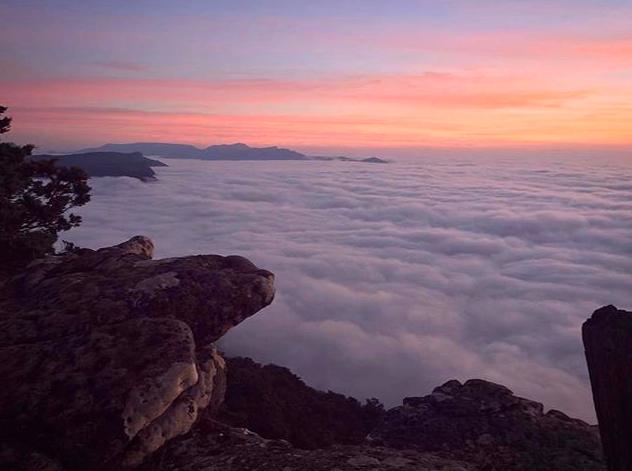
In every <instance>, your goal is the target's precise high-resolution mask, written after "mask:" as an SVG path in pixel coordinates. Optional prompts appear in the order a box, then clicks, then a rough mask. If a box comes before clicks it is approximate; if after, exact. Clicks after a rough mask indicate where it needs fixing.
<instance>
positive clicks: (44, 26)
mask: <svg viewBox="0 0 632 471" xmlns="http://www.w3.org/2000/svg"><path fill="white" fill-rule="evenodd" d="M0 12H1V13H2V17H3V18H4V19H5V21H4V26H3V29H2V31H0V38H1V41H2V44H3V45H4V47H3V48H2V50H1V51H0V67H1V69H2V73H1V75H0V90H1V93H0V103H1V104H3V105H6V106H9V107H10V113H11V115H12V116H13V117H14V120H15V121H14V123H15V130H14V131H13V132H12V134H11V138H12V139H13V140H15V141H18V142H33V143H36V144H38V145H39V146H44V147H48V148H60V149H61V148H63V149H70V148H79V147H82V146H89V145H97V144H102V143H105V142H134V141H162V142H181V143H189V144H194V145H200V146H205V145H209V144H217V143H231V142H246V143H248V144H251V145H283V146H291V147H294V148H298V149H303V148H318V147H323V148H327V147H331V148H334V147H335V148H344V147H349V148H353V147H362V148H373V147H375V148H378V147H379V148H393V149H396V148H402V147H422V146H463V145H468V146H530V145H570V146H584V145H590V146H630V145H632V3H631V2H627V1H616V0H610V1H592V0H580V1H571V0H553V1H540V0H536V1H530V2H521V1H517V0H513V1H504V2H491V1H486V0H483V1H480V2H479V1H476V2H474V1H466V0H448V1H439V2H437V1H434V2H431V1H422V0H419V1H417V0H396V1H388V2H386V1H376V0H365V1H357V0H354V1H345V2H337V1H321V2H317V4H316V3H315V2H296V1H283V0H272V1H260V2H254V1H253V2H247V1H216V2H204V1H190V2H164V1H152V2H149V1H138V2H122V1H114V2H99V1H86V2H80V3H78V2H72V1H53V2H40V1H31V0H27V1H20V2H17V1H8V2H3V5H2V6H0Z"/></svg>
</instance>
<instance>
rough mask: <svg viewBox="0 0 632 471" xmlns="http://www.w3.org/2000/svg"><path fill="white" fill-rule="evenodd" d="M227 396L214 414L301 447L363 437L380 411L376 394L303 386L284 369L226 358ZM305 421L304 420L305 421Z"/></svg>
mask: <svg viewBox="0 0 632 471" xmlns="http://www.w3.org/2000/svg"><path fill="white" fill-rule="evenodd" d="M227 367H228V377H227V390H226V400H225V402H224V405H223V407H222V409H221V412H220V414H219V417H218V419H219V420H221V421H222V422H225V423H227V424H230V425H232V426H235V427H245V428H248V429H250V430H252V431H254V432H256V433H258V434H259V435H261V436H262V437H264V438H269V439H284V440H287V441H289V442H290V443H292V444H293V445H294V446H296V447H299V448H305V449H313V448H321V447H325V446H329V445H332V444H335V443H338V444H357V443H361V442H363V441H364V439H365V437H366V436H367V434H368V433H369V432H370V431H371V430H373V429H374V428H375V427H376V426H377V424H378V423H379V422H380V420H381V419H382V416H383V415H384V407H383V406H382V404H381V403H380V402H379V401H378V400H377V399H369V400H367V401H366V403H365V404H361V403H360V402H359V401H358V400H357V399H354V398H352V397H347V396H344V395H342V394H337V393H334V392H332V391H328V392H323V391H318V390H316V389H314V388H311V387H309V386H307V385H306V384H305V383H304V382H303V381H302V380H301V379H300V378H299V377H298V376H296V375H295V374H294V373H292V372H291V371H290V370H289V369H287V368H283V367H281V366H277V365H265V366H262V365H260V364H259V363H256V362H254V361H253V360H251V359H250V358H228V359H227ZM306 424H309V426H306Z"/></svg>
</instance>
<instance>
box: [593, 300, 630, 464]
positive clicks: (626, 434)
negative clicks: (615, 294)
mask: <svg viewBox="0 0 632 471" xmlns="http://www.w3.org/2000/svg"><path fill="white" fill-rule="evenodd" d="M582 334H583V340H584V348H585V349H586V361H587V363H588V371H589V373H590V382H591V384H592V391H593V398H594V401H595V410H596V411H597V419H598V420H599V429H600V432H601V438H602V441H603V447H604V452H605V455H606V459H607V462H608V469H609V470H610V471H629V470H630V469H632V312H629V311H623V310H620V309H617V308H616V307H614V306H606V307H602V308H601V309H598V310H596V311H595V312H594V313H593V315H592V317H591V318H590V319H588V320H587V321H586V322H585V323H584V325H583V329H582Z"/></svg>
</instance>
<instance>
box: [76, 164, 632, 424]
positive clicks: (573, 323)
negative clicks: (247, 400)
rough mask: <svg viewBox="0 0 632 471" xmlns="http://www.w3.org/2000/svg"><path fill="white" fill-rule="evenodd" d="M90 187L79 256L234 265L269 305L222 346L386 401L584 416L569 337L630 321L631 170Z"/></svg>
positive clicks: (408, 170) (176, 168) (177, 175)
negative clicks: (460, 400) (148, 250)
mask: <svg viewBox="0 0 632 471" xmlns="http://www.w3.org/2000/svg"><path fill="white" fill-rule="evenodd" d="M168 163H169V164H170V165H171V166H170V167H168V168H159V169H156V170H157V172H158V173H159V178H160V180H159V181H158V182H156V183H152V184H144V183H141V182H138V181H136V180H132V179H127V178H101V179H93V180H92V186H93V194H94V196H93V201H92V202H91V203H89V204H88V205H87V206H86V207H85V208H82V211H81V213H82V214H83V216H84V223H83V225H82V226H81V227H80V228H79V229H76V230H73V231H72V232H70V233H68V234H64V238H66V239H69V240H73V241H75V242H78V243H79V244H81V245H86V246H93V247H94V246H103V245H109V244H113V243H117V242H120V241H122V240H124V239H126V238H128V237H130V236H132V235H134V234H146V235H148V236H150V237H152V239H153V240H154V241H155V243H156V245H157V256H159V257H166V256H179V255H186V254H197V253H220V254H225V255H226V254H240V255H244V256H247V257H249V258H250V259H252V260H253V261H254V262H255V263H256V264H258V265H259V266H261V267H263V268H266V269H269V270H271V271H273V272H275V273H276V275H277V280H278V296H277V298H276V299H275V302H274V303H273V305H272V306H270V307H269V308H267V309H266V310H264V311H263V312H261V313H259V314H258V315H256V316H255V317H253V318H252V319H250V320H248V321H246V322H244V323H243V324H242V325H241V326H240V327H239V328H237V329H234V330H233V331H231V333H230V334H229V335H228V336H227V337H226V338H225V341H224V342H223V345H222V346H223V348H224V349H225V350H226V351H227V352H228V353H231V354H240V355H251V356H253V357H254V358H256V359H257V360H259V361H263V362H274V363H278V364H282V365H286V366H288V367H290V368H291V369H293V370H294V371H295V372H297V373H298V374H299V375H301V376H302V377H303V378H304V379H305V380H306V381H307V382H308V383H309V384H312V385H314V386H316V387H319V388H322V389H332V390H336V391H340V392H344V393H348V394H353V395H355V396H358V397H367V396H377V397H379V398H380V399H382V400H384V401H385V402H386V403H387V404H388V405H394V404H396V403H398V402H399V401H400V400H401V398H403V397H404V396H410V395H422V394H426V393H428V392H429V390H430V389H431V388H432V387H433V386H436V385H437V384H439V383H441V382H443V381H445V380H447V379H450V378H453V377H456V378H459V379H462V380H464V379H467V378H471V377H479V378H486V379H489V380H492V381H497V382H501V383H503V384H505V385H507V386H509V387H510V388H512V389H513V390H514V391H515V392H516V393H519V394H521V395H524V396H527V397H530V398H533V399H536V400H540V401H542V402H544V403H545V405H546V406H547V407H554V408H559V409H562V410H564V411H566V412H567V413H570V414H572V415H574V416H578V417H582V418H585V419H588V420H594V411H593V407H592V399H591V395H590V389H589V383H588V378H587V372H586V367H585V363H584V357H583V350H582V345H581V339H580V326H581V323H582V322H583V320H585V318H586V317H587V316H589V315H590V314H591V313H592V311H593V310H594V309H595V308H597V307H599V306H601V305H603V304H610V303H612V304H618V305H619V306H620V307H624V308H625V307H627V308H630V307H632V306H630V304H629V303H630V293H631V292H632V275H630V274H631V273H632V257H631V255H632V239H631V238H630V234H631V233H632V183H630V182H631V177H632V170H631V169H630V166H629V164H628V165H627V167H626V166H621V165H620V164H619V165H617V164H615V163H611V164H607V163H605V162H603V161H602V162H594V163H590V162H583V163H579V162H575V163H571V162H569V161H566V162H565V161H548V162H545V161H542V160H540V161H538V160H533V159H532V160H530V161H525V160H522V161H518V160H516V159H513V160H511V161H503V160H501V159H495V160H485V159H478V160H469V161H468V160H466V159H452V160H445V159H436V158H435V159H417V160H415V161H412V160H409V161H406V160H404V161H399V162H395V163H392V164H390V165H369V164H354V163H343V162H282V163H280V162H260V163H259V162H255V163H247V164H244V163H242V162H210V163H208V162H197V161H186V162H178V161H168Z"/></svg>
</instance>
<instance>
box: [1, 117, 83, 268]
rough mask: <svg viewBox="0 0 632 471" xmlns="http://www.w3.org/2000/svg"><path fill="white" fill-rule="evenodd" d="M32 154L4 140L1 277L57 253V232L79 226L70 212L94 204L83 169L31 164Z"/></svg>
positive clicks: (4, 123) (4, 122) (4, 126)
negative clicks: (40, 258)
mask: <svg viewBox="0 0 632 471" xmlns="http://www.w3.org/2000/svg"><path fill="white" fill-rule="evenodd" d="M6 110H7V108H6V107H4V106H0V135H1V134H4V133H7V132H9V130H10V128H11V118H9V117H6V116H5V117H2V115H3V114H4V113H5V111H6ZM32 151H33V146H31V145H26V146H18V145H16V144H13V143H11V142H0V277H2V276H6V274H7V273H10V272H13V271H15V270H19V269H20V268H22V267H24V266H25V265H26V264H28V263H29V262H30V261H32V260H34V259H36V258H39V257H42V256H44V255H47V254H50V253H53V252H54V248H53V244H54V243H55V241H56V240H57V234H58V233H59V232H61V231H67V230H68V229H71V228H72V227H75V226H78V225H79V224H80V223H81V218H80V217H79V216H77V215H75V214H72V213H69V211H70V210H71V209H72V208H74V207H76V206H81V205H84V204H86V203H87V202H88V201H89V200H90V187H89V186H88V184H87V183H86V181H87V178H88V176H87V175H86V173H85V172H84V171H83V170H81V169H80V168H76V167H70V168H67V167H63V166H58V165H56V164H55V162H54V161H53V160H50V159H41V160H32V159H31V158H30V156H31V152H32ZM3 273H4V275H3Z"/></svg>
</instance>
